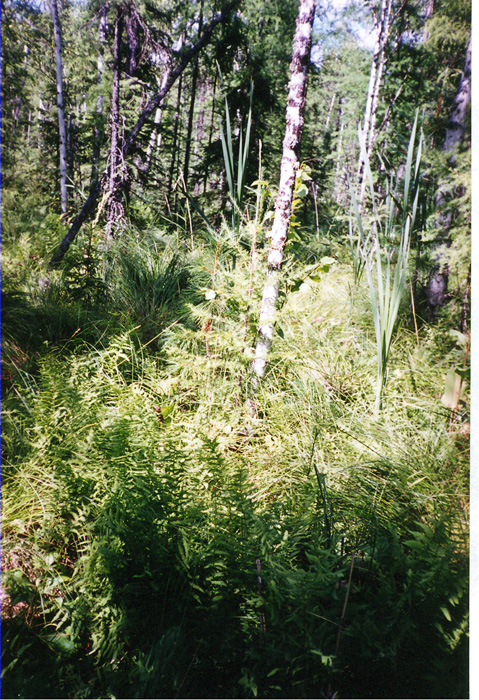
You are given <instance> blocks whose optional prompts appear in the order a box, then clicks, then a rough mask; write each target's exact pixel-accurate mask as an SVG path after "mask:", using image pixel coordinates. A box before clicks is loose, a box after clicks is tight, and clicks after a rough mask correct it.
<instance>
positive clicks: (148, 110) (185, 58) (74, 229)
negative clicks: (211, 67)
mask: <svg viewBox="0 0 479 700" xmlns="http://www.w3.org/2000/svg"><path fill="white" fill-rule="evenodd" d="M239 3H240V0H231V2H229V3H228V4H227V5H226V7H225V8H224V10H223V11H222V12H217V13H216V15H215V16H214V18H213V19H212V20H211V21H210V22H209V24H208V25H207V27H205V29H204V31H203V35H202V36H201V37H200V39H199V40H198V41H197V42H196V43H195V44H194V45H193V46H192V47H191V48H190V49H189V50H188V51H185V52H182V53H181V54H180V55H179V56H178V57H177V63H176V66H175V67H174V68H172V70H171V72H170V73H169V75H168V80H167V81H166V83H165V85H164V86H163V87H162V88H161V90H160V91H159V92H158V93H157V94H156V95H155V97H153V98H152V99H151V100H150V101H149V102H148V104H147V105H146V107H145V109H144V110H143V112H142V113H141V114H140V116H139V117H138V120H137V122H136V124H135V126H134V127H133V129H132V130H131V131H130V133H129V135H128V138H127V139H126V140H125V142H124V144H123V146H122V150H121V156H122V158H123V159H125V158H126V156H128V155H129V153H130V152H131V150H132V149H133V147H134V146H135V145H136V142H137V139H138V136H139V134H140V132H141V130H142V128H143V126H144V124H145V122H146V121H147V120H148V118H149V117H150V115H151V114H152V112H154V111H155V110H156V109H157V107H158V106H159V105H160V104H161V102H162V101H163V100H164V98H165V96H166V95H167V93H168V92H169V91H170V89H171V88H172V86H173V85H174V83H175V82H176V80H177V79H178V78H179V76H180V75H181V74H182V73H183V71H184V70H185V68H186V66H187V65H188V64H189V63H190V62H191V61H192V60H193V59H194V58H195V56H197V55H198V53H199V52H200V51H201V49H202V48H203V47H204V46H206V45H207V44H208V42H209V41H210V39H211V36H212V34H213V31H214V29H215V28H216V27H217V26H218V25H219V24H221V23H222V22H224V21H225V20H226V19H227V18H228V17H229V15H230V13H231V12H232V11H233V10H234V8H235V7H236V6H237V5H238V4H239ZM108 179H109V178H108V171H107V174H106V176H105V177H102V178H101V180H100V182H97V183H95V184H94V185H93V187H92V189H91V191H90V195H89V196H88V199H87V200H86V202H85V203H84V204H83V207H82V208H81V210H80V212H79V214H78V215H77V217H76V219H75V220H74V221H73V223H72V225H71V227H70V229H69V231H68V233H67V235H66V236H65V238H64V239H63V241H62V242H61V244H60V245H59V247H58V248H57V250H56V251H55V253H54V254H53V256H52V258H51V260H50V262H49V264H48V267H49V268H54V267H56V266H57V265H58V264H59V263H60V262H61V260H62V259H63V257H64V255H65V253H66V252H67V250H68V248H69V246H70V244H71V243H72V241H73V240H74V239H75V236H76V235H77V234H78V231H79V230H80V228H81V227H82V225H83V223H84V222H85V221H86V219H87V218H88V216H89V215H90V214H91V213H92V211H93V210H94V208H95V205H96V202H97V199H98V196H99V194H100V192H101V186H102V185H103V184H105V182H107V181H108Z"/></svg>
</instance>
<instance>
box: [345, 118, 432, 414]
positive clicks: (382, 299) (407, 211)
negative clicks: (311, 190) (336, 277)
mask: <svg viewBox="0 0 479 700" xmlns="http://www.w3.org/2000/svg"><path fill="white" fill-rule="evenodd" d="M417 120H418V114H417V113H416V119H415V121H414V125H413V128H412V132H411V137H410V140H409V148H408V154H407V161H406V164H405V173H404V192H403V197H402V200H401V201H400V202H399V199H398V195H397V192H398V188H399V181H398V182H397V183H396V187H394V183H393V180H392V178H391V182H389V183H388V182H386V197H385V202H384V213H383V214H380V213H379V210H378V207H377V204H376V196H375V192H374V184H373V177H372V172H371V166H370V162H369V158H368V155H367V152H366V144H365V143H364V141H363V140H362V136H361V130H359V138H360V142H361V154H362V159H363V160H364V169H365V173H366V177H367V179H368V184H369V191H370V196H371V206H372V211H373V221H372V224H371V228H370V231H369V232H368V234H367V235H366V234H365V230H364V225H363V222H362V216H361V213H360V210H359V207H358V203H357V200H356V196H355V194H354V190H353V189H352V188H351V197H352V206H353V210H354V216H355V218H356V223H357V226H358V231H359V233H358V240H357V244H356V246H355V245H354V241H353V234H352V227H351V225H350V247H351V251H352V253H353V268H354V277H355V282H358V281H359V280H360V278H361V273H362V270H363V268H365V269H366V272H367V278H368V286H369V292H370V296H371V309H372V314H373V320H374V329H375V332H376V343H377V358H378V382H377V389H376V411H379V410H380V408H381V404H382V396H383V392H384V388H385V385H386V380H387V366H388V360H389V351H390V348H391V343H392V338H393V332H394V327H395V324H396V320H397V315H398V311H399V305H400V302H401V297H402V296H403V293H404V288H405V284H406V274H407V269H408V259H409V249H410V245H411V237H412V235H413V232H414V225H415V219H416V211H417V205H418V200H419V180H420V172H419V168H420V164H421V152H422V136H421V137H420V139H419V145H418V147H417V151H416V157H415V162H414V163H413V160H414V149H415V141H416V129H417ZM398 180H399V179H398ZM409 200H411V202H410V201H409ZM396 210H399V211H398V213H396ZM396 229H399V242H398V243H396V241H395V236H396V235H397V232H396ZM383 247H385V248H386V251H385V254H384V252H383V250H382V248H383ZM383 257H385V258H386V265H385V267H386V269H385V272H384V271H383V260H382V258H383ZM393 258H394V263H393ZM393 264H394V272H393V270H392V266H393Z"/></svg>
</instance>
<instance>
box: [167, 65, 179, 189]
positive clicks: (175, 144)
mask: <svg viewBox="0 0 479 700" xmlns="http://www.w3.org/2000/svg"><path fill="white" fill-rule="evenodd" d="M182 84H183V76H180V80H179V82H178V93H177V96H176V111H175V122H174V128H173V145H172V156H171V163H170V172H169V175H168V191H167V195H166V197H167V199H168V200H169V199H170V196H171V192H172V190H173V180H174V178H175V168H176V160H177V157H178V132H179V128H180V110H181V90H182Z"/></svg>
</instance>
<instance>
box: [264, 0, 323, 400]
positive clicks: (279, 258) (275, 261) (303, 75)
mask: <svg viewBox="0 0 479 700" xmlns="http://www.w3.org/2000/svg"><path fill="white" fill-rule="evenodd" d="M315 5H316V3H315V0H300V4H299V13H298V19H297V22H296V32H295V36H294V41H293V58H292V62H291V67H290V71H291V77H290V81H289V94H288V106H287V109H286V130H285V136H284V141H283V158H282V161H281V173H280V181H279V189H278V196H277V198H276V204H275V216H274V221H273V228H272V230H271V247H270V250H269V255H268V270H267V273H266V282H265V286H264V291H263V299H262V301H261V309H260V318H259V324H258V339H257V343H256V351H255V358H254V360H253V364H252V372H253V381H252V386H253V390H255V389H256V388H257V386H258V381H259V380H261V379H262V378H263V376H264V373H265V370H266V365H267V363H268V355H269V351H270V349H271V346H272V343H273V327H274V323H275V319H276V306H277V300H278V292H279V273H280V269H281V264H282V262H283V256H284V248H285V245H286V241H287V236H288V228H289V221H290V217H291V204H292V201H293V193H294V184H295V179H296V171H297V169H298V166H299V154H300V148H301V136H302V130H303V124H304V107H305V104H306V91H307V76H308V68H309V62H310V53H311V34H312V27H313V19H314V12H315Z"/></svg>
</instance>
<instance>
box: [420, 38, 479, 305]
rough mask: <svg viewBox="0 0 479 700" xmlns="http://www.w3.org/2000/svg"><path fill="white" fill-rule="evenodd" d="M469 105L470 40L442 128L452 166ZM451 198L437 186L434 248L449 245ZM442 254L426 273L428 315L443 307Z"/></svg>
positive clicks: (447, 188)
mask: <svg viewBox="0 0 479 700" xmlns="http://www.w3.org/2000/svg"><path fill="white" fill-rule="evenodd" d="M470 105H471V39H469V45H468V47H467V52H466V60H465V64H464V70H463V73H462V75H461V80H460V82H459V88H458V91H457V93H456V96H455V98H454V101H453V103H452V108H451V111H450V113H449V119H448V122H447V127H446V136H445V138H444V144H443V147H442V150H443V152H444V153H450V154H451V155H450V158H449V165H450V166H451V168H454V166H455V164H456V161H457V149H458V148H459V146H460V145H461V144H462V142H463V140H464V134H465V131H466V125H467V119H468V115H469V110H470ZM453 198H454V193H453V192H451V187H450V186H449V185H448V184H446V185H443V186H442V187H441V188H439V190H438V192H437V195H436V211H437V218H436V225H437V230H438V235H437V238H436V240H435V247H436V248H439V247H440V246H444V245H446V246H448V245H449V244H450V235H449V232H450V227H451V224H452V211H451V208H450V201H451V199H453ZM443 258H444V253H442V254H441V251H440V250H437V251H435V252H434V253H433V262H434V266H433V268H432V270H431V272H430V274H429V281H428V284H427V289H426V296H427V305H428V310H429V315H430V316H431V317H434V316H435V314H436V312H437V311H438V310H439V309H440V308H441V307H443V306H444V305H445V304H446V302H447V300H448V292H449V290H448V287H449V269H448V266H447V264H445V263H444V260H443Z"/></svg>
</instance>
